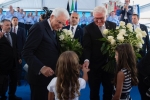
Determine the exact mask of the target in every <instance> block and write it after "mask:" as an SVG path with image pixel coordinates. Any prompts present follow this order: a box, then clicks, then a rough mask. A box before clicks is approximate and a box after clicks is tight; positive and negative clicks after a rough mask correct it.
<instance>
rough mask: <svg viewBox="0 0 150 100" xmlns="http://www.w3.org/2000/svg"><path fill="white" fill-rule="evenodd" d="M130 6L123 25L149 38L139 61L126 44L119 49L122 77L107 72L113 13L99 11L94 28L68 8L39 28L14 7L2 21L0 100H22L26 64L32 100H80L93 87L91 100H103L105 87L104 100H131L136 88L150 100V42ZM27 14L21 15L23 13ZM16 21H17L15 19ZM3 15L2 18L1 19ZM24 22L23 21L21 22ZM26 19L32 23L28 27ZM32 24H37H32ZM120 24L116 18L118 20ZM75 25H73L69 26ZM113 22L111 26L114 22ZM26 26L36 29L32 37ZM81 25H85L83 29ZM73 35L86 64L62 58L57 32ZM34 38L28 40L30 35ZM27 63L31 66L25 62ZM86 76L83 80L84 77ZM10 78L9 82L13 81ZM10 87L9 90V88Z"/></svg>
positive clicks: (143, 99) (92, 22)
mask: <svg viewBox="0 0 150 100" xmlns="http://www.w3.org/2000/svg"><path fill="white" fill-rule="evenodd" d="M129 3H130V0H125V5H124V6H123V7H122V8H121V18H120V20H121V21H124V22H125V23H126V24H127V23H132V24H133V29H136V28H137V27H139V28H141V30H143V31H145V32H146V33H147V36H146V38H144V39H143V41H144V44H143V47H142V50H140V52H139V53H140V54H141V56H142V58H141V59H138V60H136V57H135V53H134V50H133V47H132V46H131V45H130V44H127V43H124V44H120V45H118V46H117V47H116V49H115V59H116V72H114V73H110V72H107V71H105V70H104V69H103V68H102V67H103V66H104V65H106V64H107V63H108V55H107V54H105V55H104V54H103V53H102V52H101V51H100V47H101V46H102V44H103V41H99V40H98V39H100V38H103V37H104V36H103V34H102V33H103V30H104V29H114V30H115V29H116V26H117V25H119V24H118V23H119V22H118V21H117V23H116V22H114V20H112V19H114V16H115V12H114V11H112V13H111V15H112V16H111V17H109V18H107V10H106V8H105V7H103V6H97V7H95V8H94V9H93V12H92V13H91V17H89V18H88V19H89V24H88V25H87V22H86V20H85V19H87V18H86V17H85V13H84V12H83V16H82V17H81V18H80V17H79V14H78V13H77V12H73V13H72V14H71V15H69V13H68V11H67V10H66V9H64V8H55V9H54V10H53V12H52V13H51V15H50V18H48V19H45V20H43V21H41V22H36V23H34V24H33V23H32V22H34V20H33V18H35V17H32V18H25V16H24V22H23V20H22V21H21V19H20V18H23V13H17V12H14V10H13V8H12V6H10V11H8V12H6V15H7V16H8V15H9V16H11V17H9V18H8V17H6V16H5V18H4V19H3V20H1V23H0V24H1V32H0V100H6V99H7V97H6V91H7V88H8V86H9V92H8V99H9V100H22V98H20V97H17V96H16V95H15V92H16V87H17V83H18V80H19V79H20V74H21V70H22V63H23V62H26V63H27V65H28V66H29V67H28V72H27V74H28V76H27V80H28V83H29V85H30V90H31V100H54V99H55V100H78V99H79V96H80V90H81V89H84V88H85V87H86V81H88V84H89V88H90V96H89V98H90V100H100V96H99V94H100V93H99V92H100V85H101V84H102V86H103V100H131V96H130V91H131V89H132V86H134V85H138V89H139V92H140V95H141V100H149V99H150V85H149V84H150V83H149V82H150V65H149V62H150V61H149V58H150V55H149V54H150V51H149V48H150V42H149V36H148V31H147V27H146V26H145V25H143V24H140V23H139V16H138V15H137V14H133V7H132V6H129ZM18 9H19V8H18ZM17 11H19V12H20V11H21V10H17ZM15 13H16V15H15V16H12V15H13V14H15ZM1 14H2V13H0V18H2V17H1ZM19 16H22V17H19ZM25 19H27V20H26V21H25ZM30 19H32V21H31V20H30ZM115 19H116V18H115ZM67 20H69V25H66V22H67ZM109 20H110V21H109ZM25 24H27V25H31V24H33V25H32V26H30V27H29V30H28V32H26V30H25V26H24V25H25ZM79 24H81V25H79ZM60 29H68V30H71V31H72V34H73V36H74V38H75V39H78V41H79V42H80V43H81V45H82V47H83V55H82V57H81V58H79V57H78V55H77V54H76V53H75V52H73V51H66V52H63V53H62V54H61V52H60V44H59V39H58V36H57V35H56V31H58V30H60ZM27 33H28V34H27ZM24 60H25V61H24ZM81 70H82V71H83V76H80V72H81ZM8 78H9V79H8ZM8 81H9V84H7V83H8Z"/></svg>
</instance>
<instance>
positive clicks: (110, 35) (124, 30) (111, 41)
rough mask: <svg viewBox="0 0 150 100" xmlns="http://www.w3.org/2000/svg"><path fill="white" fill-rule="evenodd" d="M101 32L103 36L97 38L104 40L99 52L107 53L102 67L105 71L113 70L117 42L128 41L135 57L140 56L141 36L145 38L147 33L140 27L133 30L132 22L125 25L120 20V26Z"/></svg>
mask: <svg viewBox="0 0 150 100" xmlns="http://www.w3.org/2000/svg"><path fill="white" fill-rule="evenodd" d="M102 34H103V36H104V38H101V39H99V40H100V41H103V42H104V43H103V44H102V47H101V52H102V53H103V54H108V55H109V61H108V63H107V64H106V65H105V66H104V67H103V69H104V70H105V71H107V72H113V71H114V70H115V66H114V65H115V58H114V57H115V48H116V46H117V45H119V44H122V43H130V44H131V45H132V46H133V48H134V51H135V55H136V58H137V59H138V58H140V57H141V55H140V54H139V51H140V49H142V44H144V41H143V38H145V37H146V35H147V34H146V32H145V31H142V30H141V29H140V28H136V29H135V30H134V31H133V26H132V24H130V23H128V24H127V25H125V23H124V22H123V21H121V22H120V26H119V27H117V28H116V29H115V30H108V29H105V30H104V31H103V33H102Z"/></svg>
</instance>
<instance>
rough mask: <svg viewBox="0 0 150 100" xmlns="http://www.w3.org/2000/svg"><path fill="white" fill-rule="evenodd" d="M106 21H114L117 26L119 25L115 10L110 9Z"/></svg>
mask: <svg viewBox="0 0 150 100" xmlns="http://www.w3.org/2000/svg"><path fill="white" fill-rule="evenodd" d="M107 20H108V21H111V22H114V23H116V25H117V26H119V19H118V16H117V15H115V11H112V12H111V14H110V16H109V17H108V18H107Z"/></svg>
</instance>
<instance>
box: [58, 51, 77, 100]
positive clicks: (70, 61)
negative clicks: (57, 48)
mask: <svg viewBox="0 0 150 100" xmlns="http://www.w3.org/2000/svg"><path fill="white" fill-rule="evenodd" d="M56 76H57V82H56V92H57V97H58V99H59V100H70V99H74V98H75V97H76V96H77V95H78V96H79V95H80V93H79V87H80V84H79V81H78V78H79V58H78V56H77V54H76V53H75V52H73V51H66V52H63V53H62V54H61V55H60V57H59V58H58V61H57V65H56ZM76 94H77V95H76Z"/></svg>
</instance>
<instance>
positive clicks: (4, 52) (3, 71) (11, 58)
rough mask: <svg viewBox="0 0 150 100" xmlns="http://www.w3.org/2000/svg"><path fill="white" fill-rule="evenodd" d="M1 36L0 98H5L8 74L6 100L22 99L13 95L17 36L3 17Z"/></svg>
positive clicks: (15, 87) (15, 75)
mask: <svg viewBox="0 0 150 100" xmlns="http://www.w3.org/2000/svg"><path fill="white" fill-rule="evenodd" d="M1 25H2V26H1V27H2V32H0V34H3V37H0V51H1V52H0V78H1V79H0V96H1V98H0V100H6V99H7V97H6V96H5V94H6V92H7V87H8V76H9V91H8V95H9V98H8V100H22V98H20V97H17V96H16V95H15V92H16V89H17V74H18V73H17V70H18V66H17V65H18V61H20V58H19V57H18V56H17V55H18V54H17V36H16V34H14V33H12V32H10V30H11V22H10V20H7V19H4V20H2V21H1Z"/></svg>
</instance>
